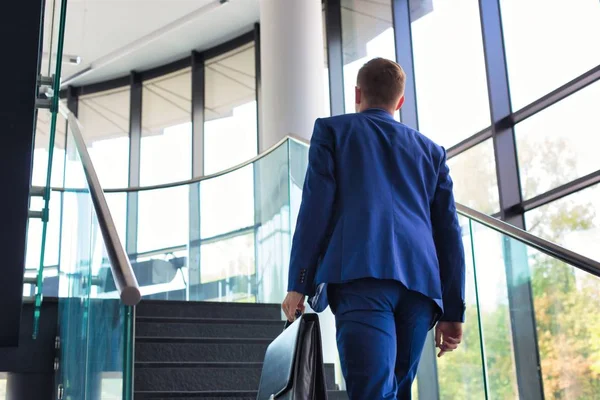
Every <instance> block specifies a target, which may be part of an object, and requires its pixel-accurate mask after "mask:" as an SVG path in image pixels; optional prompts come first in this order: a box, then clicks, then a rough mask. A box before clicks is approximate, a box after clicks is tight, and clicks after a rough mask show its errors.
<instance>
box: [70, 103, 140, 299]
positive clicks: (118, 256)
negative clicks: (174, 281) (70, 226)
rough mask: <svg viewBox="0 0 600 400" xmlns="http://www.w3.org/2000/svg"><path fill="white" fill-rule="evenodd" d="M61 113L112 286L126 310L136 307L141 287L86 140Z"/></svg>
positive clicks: (75, 125)
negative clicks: (88, 197) (76, 155)
mask: <svg viewBox="0 0 600 400" xmlns="http://www.w3.org/2000/svg"><path fill="white" fill-rule="evenodd" d="M61 112H62V113H63V114H65V115H66V117H67V119H68V121H69V129H70V130H71V133H72V134H73V139H74V141H75V146H76V147H77V151H78V153H79V157H80V158H81V163H82V165H83V170H84V173H85V177H86V180H87V183H88V186H89V189H90V190H89V193H90V195H91V197H92V203H93V205H94V210H95V211H96V215H97V217H98V225H99V226H100V231H101V232H102V237H103V239H104V244H105V246H106V252H107V254H108V259H109V260H110V268H111V270H112V275H113V279H114V280H115V286H116V287H117V290H118V291H119V295H120V296H121V301H122V302H123V304H125V305H127V306H135V305H137V304H138V303H139V302H140V300H141V298H142V295H141V292H140V286H139V284H138V282H137V279H136V277H135V273H134V272H133V268H132V267H131V263H130V262H129V257H127V253H126V252H125V249H124V248H123V244H122V243H121V240H120V239H119V235H118V233H117V228H116V227H115V223H114V221H113V218H112V215H111V214H110V211H109V208H108V203H107V202H106V197H105V196H104V191H103V189H102V187H101V186H100V181H99V180H98V175H97V174H96V171H95V170H94V166H93V164H92V159H91V158H90V154H89V153H88V150H87V146H86V144H85V140H84V139H83V135H82V134H81V126H80V124H79V121H78V120H77V118H75V116H74V115H73V114H72V113H71V112H69V111H68V110H66V109H65V108H64V107H62V106H61Z"/></svg>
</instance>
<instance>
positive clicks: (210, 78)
mask: <svg viewBox="0 0 600 400" xmlns="http://www.w3.org/2000/svg"><path fill="white" fill-rule="evenodd" d="M255 69H256V65H255V48H254V43H249V44H247V45H245V46H242V47H240V48H237V49H235V50H233V51H230V52H228V53H225V54H222V55H220V56H218V57H214V58H211V59H208V60H206V62H205V64H204V74H205V77H204V79H205V85H206V86H205V89H204V97H205V98H204V102H205V106H204V107H205V108H204V120H205V122H204V174H205V175H207V174H211V173H214V172H218V171H222V170H224V169H227V168H230V167H232V166H234V165H237V164H240V163H242V162H244V161H246V160H249V159H250V158H252V157H254V156H255V155H256V154H257V147H258V146H257V143H258V133H257V108H256V71H255Z"/></svg>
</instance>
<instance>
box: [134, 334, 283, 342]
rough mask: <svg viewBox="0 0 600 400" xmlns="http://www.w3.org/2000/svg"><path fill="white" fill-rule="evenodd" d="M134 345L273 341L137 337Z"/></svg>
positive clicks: (266, 340)
mask: <svg viewBox="0 0 600 400" xmlns="http://www.w3.org/2000/svg"><path fill="white" fill-rule="evenodd" d="M135 341H136V343H208V344H239V343H243V344H265V343H266V344H269V343H271V342H272V341H273V339H268V338H267V339H264V338H214V337H178V336H138V337H136V338H135Z"/></svg>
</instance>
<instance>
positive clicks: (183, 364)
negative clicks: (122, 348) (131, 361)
mask: <svg viewBox="0 0 600 400" xmlns="http://www.w3.org/2000/svg"><path fill="white" fill-rule="evenodd" d="M135 366H136V368H207V369H208V368H262V366H263V363H262V362H248V361H231V362H229V361H227V362H220V361H208V362H207V361H136V362H135Z"/></svg>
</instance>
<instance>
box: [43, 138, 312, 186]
mask: <svg viewBox="0 0 600 400" xmlns="http://www.w3.org/2000/svg"><path fill="white" fill-rule="evenodd" d="M288 140H293V141H296V142H298V143H302V144H306V145H308V141H306V140H305V139H302V138H300V137H297V136H295V135H292V134H289V135H287V136H285V137H284V138H283V139H281V140H280V141H278V142H277V143H275V144H274V145H273V146H271V147H269V148H268V149H267V150H265V151H263V152H262V153H260V154H258V155H257V156H255V157H252V158H251V159H249V160H246V161H244V162H242V163H240V164H238V165H234V166H233V167H230V168H227V169H224V170H221V171H219V172H215V173H213V174H209V175H202V176H198V177H196V178H192V179H186V180H183V181H175V182H169V183H161V184H158V185H150V186H130V187H125V188H114V189H104V193H130V192H145V191H149V190H158V189H170V188H173V187H177V186H186V185H191V184H194V183H198V182H202V181H206V180H209V179H214V178H218V177H219V176H222V175H227V174H229V173H231V172H234V171H237V170H239V169H242V168H244V167H247V166H248V165H250V164H253V163H255V162H256V161H259V160H261V159H262V158H264V157H265V156H267V155H269V154H271V153H272V152H274V151H275V150H277V149H278V148H280V147H281V146H282V145H284V144H285V143H286V142H287V141H288ZM52 190H53V191H55V192H67V191H73V189H69V188H60V187H54V188H52ZM77 190H78V189H75V190H74V191H77Z"/></svg>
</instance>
